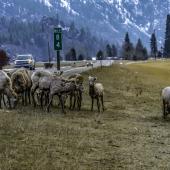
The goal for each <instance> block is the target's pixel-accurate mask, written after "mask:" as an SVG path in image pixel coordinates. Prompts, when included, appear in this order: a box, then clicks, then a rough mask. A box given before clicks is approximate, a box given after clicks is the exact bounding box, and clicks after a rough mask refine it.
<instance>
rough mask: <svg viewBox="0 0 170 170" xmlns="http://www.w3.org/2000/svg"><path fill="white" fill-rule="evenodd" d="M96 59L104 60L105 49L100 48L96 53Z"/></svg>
mask: <svg viewBox="0 0 170 170" xmlns="http://www.w3.org/2000/svg"><path fill="white" fill-rule="evenodd" d="M96 59H97V60H103V59H104V55H103V51H102V50H99V51H98V52H97V54H96Z"/></svg>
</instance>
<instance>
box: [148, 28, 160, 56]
mask: <svg viewBox="0 0 170 170" xmlns="http://www.w3.org/2000/svg"><path fill="white" fill-rule="evenodd" d="M150 46H151V56H153V57H154V58H155V59H156V56H157V52H158V49H157V40H156V36H155V31H154V33H152V35H151V42H150Z"/></svg>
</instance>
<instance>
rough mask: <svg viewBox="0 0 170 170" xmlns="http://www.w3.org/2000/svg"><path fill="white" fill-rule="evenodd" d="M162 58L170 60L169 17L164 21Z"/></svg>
mask: <svg viewBox="0 0 170 170" xmlns="http://www.w3.org/2000/svg"><path fill="white" fill-rule="evenodd" d="M163 55H164V57H167V58H170V15H167V19H166V31H165V43H164V52H163Z"/></svg>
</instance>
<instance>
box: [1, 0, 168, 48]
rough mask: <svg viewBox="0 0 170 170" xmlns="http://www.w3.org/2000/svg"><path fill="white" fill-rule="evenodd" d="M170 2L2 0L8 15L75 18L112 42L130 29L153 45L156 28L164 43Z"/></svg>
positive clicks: (146, 0) (147, 0)
mask: <svg viewBox="0 0 170 170" xmlns="http://www.w3.org/2000/svg"><path fill="white" fill-rule="evenodd" d="M169 7H170V1H169V0H166V1H162V0H26V1H23V0H1V1H0V13H1V15H5V16H17V17H20V18H27V19H31V18H36V19H39V18H40V17H42V16H43V15H49V16H50V15H51V16H54V15H56V14H57V13H58V14H59V16H60V17H61V19H63V20H66V21H68V22H69V21H75V23H76V25H77V26H80V27H81V26H84V27H86V26H88V27H89V28H90V29H91V30H92V32H94V34H97V35H98V36H101V37H103V38H104V39H108V40H109V41H115V40H116V41H118V42H121V41H122V40H123V38H124V34H125V32H126V31H129V32H130V35H131V38H132V39H133V40H135V41H136V40H137V38H138V37H141V38H142V40H143V41H144V42H145V43H146V46H149V37H150V34H151V33H152V32H153V30H154V29H156V33H157V36H158V38H159V42H160V45H161V43H162V42H163V38H164V31H165V19H166V15H167V13H168V11H169Z"/></svg>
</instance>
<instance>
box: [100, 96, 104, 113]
mask: <svg viewBox="0 0 170 170" xmlns="http://www.w3.org/2000/svg"><path fill="white" fill-rule="evenodd" d="M101 103H102V108H103V112H104V110H105V107H104V102H103V96H101Z"/></svg>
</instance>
